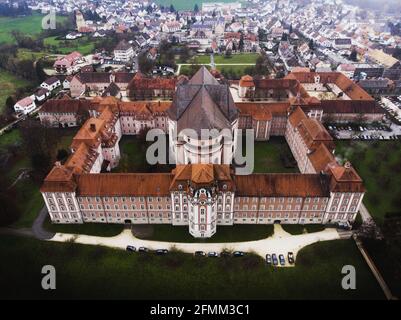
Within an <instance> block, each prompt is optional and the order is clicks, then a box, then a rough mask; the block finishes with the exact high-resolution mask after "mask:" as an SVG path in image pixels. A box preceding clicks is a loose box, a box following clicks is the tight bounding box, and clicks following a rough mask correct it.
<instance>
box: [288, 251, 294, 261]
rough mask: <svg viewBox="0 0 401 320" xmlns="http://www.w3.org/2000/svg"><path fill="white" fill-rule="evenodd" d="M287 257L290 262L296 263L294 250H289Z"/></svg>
mask: <svg viewBox="0 0 401 320" xmlns="http://www.w3.org/2000/svg"><path fill="white" fill-rule="evenodd" d="M287 259H288V263H289V264H294V262H295V260H294V254H293V253H292V252H288V255H287Z"/></svg>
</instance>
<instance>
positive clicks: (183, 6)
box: [156, 0, 234, 10]
mask: <svg viewBox="0 0 401 320" xmlns="http://www.w3.org/2000/svg"><path fill="white" fill-rule="evenodd" d="M207 2H234V1H233V0H219V1H215V0H189V1H187V0H156V3H158V4H160V5H162V6H165V7H169V6H170V5H173V6H174V8H175V9H176V10H193V9H194V7H195V4H198V7H199V10H201V9H202V3H207Z"/></svg>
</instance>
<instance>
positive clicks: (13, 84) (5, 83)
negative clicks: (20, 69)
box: [0, 69, 29, 113]
mask: <svg viewBox="0 0 401 320" xmlns="http://www.w3.org/2000/svg"><path fill="white" fill-rule="evenodd" d="M28 85H29V81H27V80H24V79H21V78H17V77H16V76H14V75H13V74H11V73H9V72H7V71H4V70H2V69H0V113H3V111H4V108H5V104H6V100H7V98H8V97H9V96H12V95H14V94H15V91H16V90H17V89H18V88H23V87H26V86H28Z"/></svg>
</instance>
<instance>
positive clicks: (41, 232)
mask: <svg viewBox="0 0 401 320" xmlns="http://www.w3.org/2000/svg"><path fill="white" fill-rule="evenodd" d="M46 217H47V209H46V207H43V208H42V210H40V213H39V215H38V216H37V217H36V219H35V221H34V222H33V225H32V232H33V234H34V235H35V237H36V238H38V239H40V240H49V239H51V238H53V237H54V236H55V233H54V232H49V231H47V230H45V229H44V228H43V223H44V222H45V219H46Z"/></svg>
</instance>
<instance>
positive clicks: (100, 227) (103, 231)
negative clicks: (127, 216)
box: [44, 217, 124, 237]
mask: <svg viewBox="0 0 401 320" xmlns="http://www.w3.org/2000/svg"><path fill="white" fill-rule="evenodd" d="M44 228H45V229H46V230H48V231H51V232H61V233H79V234H87V235H91V236H99V237H113V236H116V235H118V234H120V233H121V232H122V231H123V229H124V225H122V224H102V223H84V224H52V223H51V222H50V219H49V217H47V218H46V220H45V223H44Z"/></svg>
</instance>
